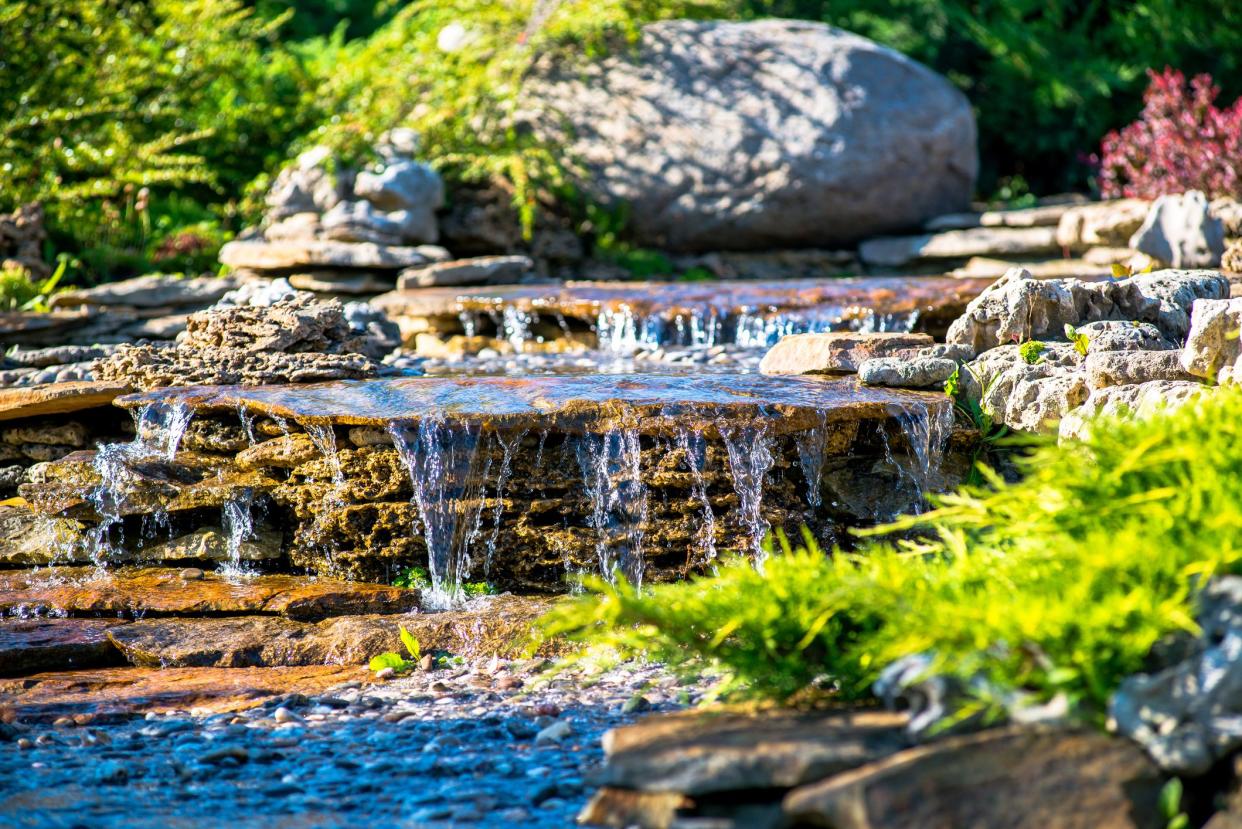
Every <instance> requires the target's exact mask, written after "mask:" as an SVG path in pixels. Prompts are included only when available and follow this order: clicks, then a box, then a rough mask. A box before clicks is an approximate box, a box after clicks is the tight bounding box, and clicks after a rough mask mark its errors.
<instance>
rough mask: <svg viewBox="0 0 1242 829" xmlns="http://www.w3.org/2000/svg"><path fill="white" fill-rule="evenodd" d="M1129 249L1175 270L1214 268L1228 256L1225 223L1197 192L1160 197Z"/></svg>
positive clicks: (1131, 241) (1205, 198)
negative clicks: (1213, 213)
mask: <svg viewBox="0 0 1242 829" xmlns="http://www.w3.org/2000/svg"><path fill="white" fill-rule="evenodd" d="M1130 247H1132V248H1134V249H1135V250H1137V251H1139V252H1140V253H1145V254H1147V255H1148V256H1150V257H1152V258H1153V259H1155V260H1156V261H1158V262H1163V263H1165V264H1166V265H1169V266H1171V267H1174V268H1214V267H1216V266H1217V265H1219V264H1220V259H1221V256H1222V255H1223V254H1224V253H1225V223H1224V222H1223V221H1221V220H1220V219H1219V218H1217V217H1216V216H1214V215H1212V212H1211V209H1210V208H1209V206H1208V200H1207V196H1205V195H1203V193H1201V192H1199V191H1198V190H1191V191H1189V192H1187V193H1183V194H1181V195H1170V196H1161V197H1160V198H1158V199H1156V201H1155V203H1154V204H1153V205H1152V206H1151V212H1150V213H1148V214H1147V218H1146V219H1145V220H1144V221H1143V226H1142V227H1140V228H1139V229H1138V231H1136V232H1135V234H1134V236H1133V237H1132V238H1131V239H1130Z"/></svg>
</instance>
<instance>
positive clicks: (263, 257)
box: [220, 239, 443, 271]
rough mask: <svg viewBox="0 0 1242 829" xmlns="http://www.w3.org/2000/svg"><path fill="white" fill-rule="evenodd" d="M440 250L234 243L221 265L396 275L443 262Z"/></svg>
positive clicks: (316, 242)
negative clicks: (356, 270)
mask: <svg viewBox="0 0 1242 829" xmlns="http://www.w3.org/2000/svg"><path fill="white" fill-rule="evenodd" d="M442 250H443V249H442V248H436V247H434V246H429V245H420V246H418V247H405V246H397V245H377V244H373V243H370V242H335V241H332V240H330V239H309V240H278V241H270V242H268V241H253V240H244V241H235V242H229V243H228V244H227V245H225V246H224V247H222V248H220V262H221V263H223V264H225V265H228V266H229V267H231V268H253V269H254V270H260V271H272V270H292V269H295V268H317V267H324V268H372V269H374V270H392V271H399V270H401V269H402V268H409V267H412V266H414V265H423V264H427V263H429V262H435V261H438V260H439V259H441V258H443V253H442Z"/></svg>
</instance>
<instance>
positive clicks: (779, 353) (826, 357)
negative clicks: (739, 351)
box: [759, 331, 932, 374]
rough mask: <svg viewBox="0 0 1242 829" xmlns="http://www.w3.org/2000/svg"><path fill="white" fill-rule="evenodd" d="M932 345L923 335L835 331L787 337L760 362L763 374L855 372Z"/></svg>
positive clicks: (927, 337)
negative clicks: (869, 363) (904, 351)
mask: <svg viewBox="0 0 1242 829" xmlns="http://www.w3.org/2000/svg"><path fill="white" fill-rule="evenodd" d="M931 344H932V338H931V337H929V336H927V335H926V334H902V333H896V332H858V333H856V332H852V331H834V332H829V333H823V334H789V335H787V336H784V337H781V339H780V342H778V343H777V344H776V345H774V346H772V348H770V349H768V353H767V354H765V355H764V356H763V360H762V361H761V362H760V363H759V371H760V372H762V373H763V374H825V373H833V372H841V373H847V372H856V371H858V367H859V365H860V364H861V363H863V362H866V361H867V360H870V359H873V358H876V357H883V356H885V355H888V354H892V353H894V352H896V351H899V350H902V349H911V348H920V347H923V346H928V345H931Z"/></svg>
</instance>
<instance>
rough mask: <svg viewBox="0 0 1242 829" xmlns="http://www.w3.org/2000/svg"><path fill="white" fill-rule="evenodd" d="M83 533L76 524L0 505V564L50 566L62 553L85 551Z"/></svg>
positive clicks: (63, 519)
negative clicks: (75, 550) (79, 549)
mask: <svg viewBox="0 0 1242 829" xmlns="http://www.w3.org/2000/svg"><path fill="white" fill-rule="evenodd" d="M86 532H87V527H86V526H85V525H83V524H81V523H79V522H77V521H73V520H70V519H67V518H52V517H50V516H43V515H38V514H37V513H34V512H31V511H30V510H28V509H23V508H21V507H15V506H7V505H0V564H3V565H5V566H10V567H11V566H13V565H24V566H30V565H42V564H50V563H52V562H53V561H55V560H56V559H57V558H58V556H59V555H60V554H62V552H63V551H68V550H73V549H76V548H81V549H85V548H86V544H85V543H84V542H85V539H86Z"/></svg>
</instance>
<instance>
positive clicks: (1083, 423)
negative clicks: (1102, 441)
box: [1057, 352, 1206, 440]
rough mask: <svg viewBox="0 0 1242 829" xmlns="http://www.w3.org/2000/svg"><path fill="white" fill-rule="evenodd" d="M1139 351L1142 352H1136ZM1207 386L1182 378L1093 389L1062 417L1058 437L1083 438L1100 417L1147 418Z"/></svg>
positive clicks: (1181, 403) (1187, 400)
mask: <svg viewBox="0 0 1242 829" xmlns="http://www.w3.org/2000/svg"><path fill="white" fill-rule="evenodd" d="M1139 353H1141V352H1139ZM1205 389H1206V386H1204V385H1203V384H1202V383H1192V382H1186V381H1183V380H1152V381H1149V382H1145V383H1136V384H1133V385H1127V386H1108V387H1107V388H1097V389H1094V390H1092V392H1091V394H1090V396H1088V398H1087V399H1086V400H1085V401H1084V402H1083V404H1082V405H1081V406H1079V407H1077V408H1075V409H1074V410H1073V411H1069V412H1066V413H1065V416H1064V417H1062V418H1061V422H1060V424H1059V426H1058V430H1057V434H1058V436H1059V437H1060V439H1061V440H1077V439H1081V438H1085V437H1086V436H1087V435H1088V433H1089V432H1090V430H1091V426H1092V424H1093V423H1094V422H1095V420H1096V419H1097V418H1101V417H1124V418H1137V419H1142V418H1147V417H1151V416H1152V415H1155V414H1157V413H1159V412H1162V411H1168V410H1171V409H1176V408H1178V407H1179V406H1184V405H1186V404H1187V403H1190V402H1192V401H1194V400H1195V399H1196V398H1198V397H1199V395H1201V394H1202V393H1203V392H1204V390H1205Z"/></svg>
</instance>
